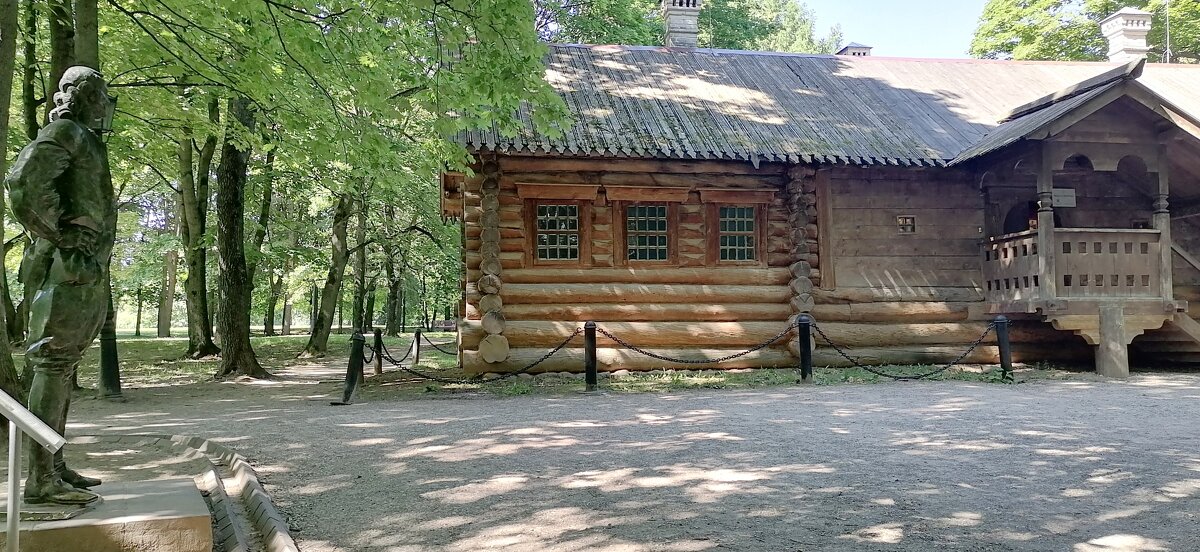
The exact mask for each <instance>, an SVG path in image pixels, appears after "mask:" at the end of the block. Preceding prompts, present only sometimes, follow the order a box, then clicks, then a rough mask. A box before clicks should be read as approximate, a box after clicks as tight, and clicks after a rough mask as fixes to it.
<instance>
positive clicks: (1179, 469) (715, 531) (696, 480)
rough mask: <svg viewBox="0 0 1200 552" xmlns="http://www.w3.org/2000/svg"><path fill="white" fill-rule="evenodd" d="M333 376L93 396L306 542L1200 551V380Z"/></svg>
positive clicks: (112, 423)
mask: <svg viewBox="0 0 1200 552" xmlns="http://www.w3.org/2000/svg"><path fill="white" fill-rule="evenodd" d="M336 392H337V386H336V385H333V384H313V383H308V384H300V383H292V384H275V385H247V384H202V385H196V386H187V387H179V388H165V389H148V390H133V391H130V392H129V395H130V398H131V399H133V400H132V401H131V402H130V403H127V404H124V405H112V404H108V403H103V402H98V401H80V402H79V403H78V408H77V410H75V412H74V413H73V416H74V419H75V420H76V421H77V422H78V423H76V424H74V425H73V429H74V430H75V431H77V432H79V433H85V432H107V431H112V432H122V433H136V432H144V433H187V434H196V435H205V436H209V437H217V438H219V440H221V441H224V442H226V443H229V444H230V445H232V446H234V447H236V448H237V449H238V450H240V451H241V452H243V453H244V454H246V455H248V456H249V457H251V458H252V459H253V460H254V461H255V462H256V463H257V466H258V468H259V469H260V473H261V474H262V476H263V477H264V479H265V481H266V482H267V483H268V486H269V488H270V490H271V492H272V493H273V495H274V497H275V499H276V502H277V504H279V505H280V507H281V508H282V509H283V510H284V512H285V513H286V514H287V515H288V516H289V520H290V523H291V524H292V526H293V527H294V528H295V529H296V532H295V533H294V534H295V536H296V538H297V539H298V541H299V542H300V545H301V547H302V550H304V551H305V552H331V551H350V550H364V551H388V552H401V551H404V552H408V551H418V550H422V551H424V550H449V551H464V552H466V551H475V550H505V551H514V552H515V551H521V552H536V551H550V550H555V551H581V550H587V551H642V550H646V551H649V550H661V551H699V550H750V551H764V552H765V551H795V550H803V551H815V550H821V551H830V550H832V551H839V550H847V551H849V550H855V551H858V550H912V551H918V550H919V551H928V550H971V551H981V550H982V551H993V550H997V551H998V550H1030V551H1032V550H1039V551H1040V550H1070V551H1073V552H1100V551H1105V552H1112V551H1118V550H1120V551H1159V550H1173V551H1184V550H1196V549H1198V546H1200V545H1197V544H1196V543H1200V523H1197V522H1198V521H1200V520H1198V519H1197V516H1200V430H1198V429H1197V424H1198V421H1200V376H1193V375H1177V374H1143V375H1138V376H1135V377H1134V378H1132V379H1131V380H1129V382H1127V383H1112V382H1097V381H1090V380H1087V379H1084V380H1075V381H1066V382H1042V383H1028V384H1022V385H1017V386H1001V385H985V384H971V383H963V382H928V383H896V384H885V385H862V386H853V385H845V386H830V387H824V386H822V387H807V388H801V387H785V388H771V389H765V390H761V391H752V392H749V391H748V392H730V391H724V392H722V391H704V392H684V393H673V394H642V395H617V394H610V395H592V396H584V395H565V396H557V397H555V396H551V397H547V396H522V397H515V398H495V397H490V396H488V397H470V396H458V397H453V398H445V399H436V400H404V401H375V402H372V403H369V404H359V405H354V406H349V407H331V406H329V405H328V399H329V397H330V396H331V394H333V393H336Z"/></svg>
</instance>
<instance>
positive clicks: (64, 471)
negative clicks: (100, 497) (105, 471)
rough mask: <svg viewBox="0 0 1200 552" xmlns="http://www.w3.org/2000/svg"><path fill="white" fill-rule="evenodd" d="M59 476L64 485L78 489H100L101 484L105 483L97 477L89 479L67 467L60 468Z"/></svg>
mask: <svg viewBox="0 0 1200 552" xmlns="http://www.w3.org/2000/svg"><path fill="white" fill-rule="evenodd" d="M58 475H59V477H61V478H62V480H63V482H64V483H66V484H68V485H70V486H72V487H75V488H76V489H90V488H92V487H98V486H99V485H100V484H101V483H103V481H100V480H99V479H96V478H95V477H88V476H86V475H83V474H81V473H79V472H77V471H75V470H73V469H71V468H68V467H66V466H63V467H61V468H59V470H58Z"/></svg>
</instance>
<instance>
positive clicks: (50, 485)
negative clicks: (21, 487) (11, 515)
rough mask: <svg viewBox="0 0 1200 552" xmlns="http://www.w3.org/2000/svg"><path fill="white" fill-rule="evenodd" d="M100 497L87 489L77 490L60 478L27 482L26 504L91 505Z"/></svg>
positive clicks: (46, 478) (45, 478) (31, 479)
mask: <svg viewBox="0 0 1200 552" xmlns="http://www.w3.org/2000/svg"><path fill="white" fill-rule="evenodd" d="M99 498H100V495H98V494H96V493H93V492H92V491H89V490H86V489H76V488H75V487H72V486H71V485H69V484H68V483H66V482H65V481H63V480H62V479H60V478H58V477H53V476H52V477H39V478H37V479H36V480H35V479H34V478H32V477H31V478H29V479H28V480H26V481H25V503H26V504H67V505H84V504H91V503H92V502H95V501H96V500H98V499H99Z"/></svg>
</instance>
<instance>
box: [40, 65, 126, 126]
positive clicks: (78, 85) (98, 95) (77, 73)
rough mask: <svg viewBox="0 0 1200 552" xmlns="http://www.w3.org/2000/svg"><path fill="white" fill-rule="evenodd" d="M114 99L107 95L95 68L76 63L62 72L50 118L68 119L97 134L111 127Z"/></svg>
mask: <svg viewBox="0 0 1200 552" xmlns="http://www.w3.org/2000/svg"><path fill="white" fill-rule="evenodd" d="M116 107H117V99H116V98H113V97H111V96H109V95H108V83H106V82H105V81H104V76H103V75H101V74H100V72H99V71H97V70H95V69H92V68H91V67H84V66H82V65H76V66H74V67H71V68H69V69H67V70H66V72H64V73H63V76H62V79H60V80H59V81H58V92H56V93H55V94H54V109H53V110H51V111H50V120H51V121H54V120H58V119H70V120H72V121H75V122H76V123H79V124H81V125H83V126H86V127H88V128H90V129H92V131H93V132H95V133H97V134H100V133H104V132H108V131H110V130H112V119H113V113H114V112H115V111H116Z"/></svg>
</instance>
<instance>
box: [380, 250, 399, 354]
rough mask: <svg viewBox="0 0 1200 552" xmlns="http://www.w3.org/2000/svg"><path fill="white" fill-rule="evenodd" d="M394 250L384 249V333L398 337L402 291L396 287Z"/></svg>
mask: <svg viewBox="0 0 1200 552" xmlns="http://www.w3.org/2000/svg"><path fill="white" fill-rule="evenodd" d="M393 250H394V248H393V247H392V246H390V245H385V246H384V247H383V270H384V276H385V277H386V278H387V299H385V300H384V302H383V333H384V334H386V335H396V333H397V332H398V331H400V325H399V324H397V323H396V309H397V308H398V307H399V305H398V304H397V303H399V302H400V297H399V291H400V290H399V289H397V286H396V259H395V258H394V256H393V255H392V251H393Z"/></svg>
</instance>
